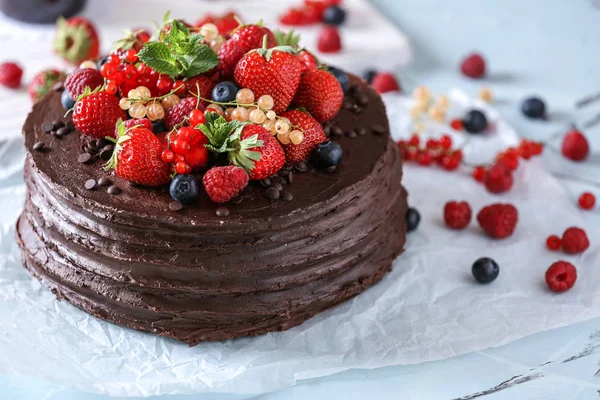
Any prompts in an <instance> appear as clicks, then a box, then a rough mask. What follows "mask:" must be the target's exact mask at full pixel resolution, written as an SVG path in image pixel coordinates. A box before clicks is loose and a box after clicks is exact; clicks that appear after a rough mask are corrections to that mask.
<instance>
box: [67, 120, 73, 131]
mask: <svg viewBox="0 0 600 400" xmlns="http://www.w3.org/2000/svg"><path fill="white" fill-rule="evenodd" d="M65 127H66V128H67V129H68V130H70V131H74V130H75V123H74V122H73V121H70V120H69V121H67V124H66V125H65Z"/></svg>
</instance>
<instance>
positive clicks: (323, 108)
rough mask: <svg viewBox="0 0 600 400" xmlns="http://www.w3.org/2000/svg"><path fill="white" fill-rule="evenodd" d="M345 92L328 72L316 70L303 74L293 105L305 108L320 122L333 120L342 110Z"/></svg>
mask: <svg viewBox="0 0 600 400" xmlns="http://www.w3.org/2000/svg"><path fill="white" fill-rule="evenodd" d="M343 101H344V91H343V90H342V86H341V85H340V83H339V82H338V80H337V79H336V78H335V76H333V74H331V73H330V72H328V71H323V70H320V69H319V70H316V71H311V72H305V73H304V74H302V78H301V79H300V84H299V85H298V90H297V91H296V96H295V97H294V100H293V103H294V105H296V106H297V107H303V108H305V109H306V111H308V112H309V113H310V114H311V115H312V116H313V117H315V119H316V120H317V121H319V122H326V121H329V120H330V119H331V118H333V117H334V116H335V115H336V114H337V113H338V111H339V110H340V109H341V108H342V102H343Z"/></svg>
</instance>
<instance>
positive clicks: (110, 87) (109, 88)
mask: <svg viewBox="0 0 600 400" xmlns="http://www.w3.org/2000/svg"><path fill="white" fill-rule="evenodd" d="M117 90H119V87H118V86H117V84H116V83H115V82H110V83H107V84H106V89H104V91H105V92H106V93H109V94H117Z"/></svg>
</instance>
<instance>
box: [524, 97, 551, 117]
mask: <svg viewBox="0 0 600 400" xmlns="http://www.w3.org/2000/svg"><path fill="white" fill-rule="evenodd" d="M521 111H523V114H525V115H526V116H528V117H529V118H544V117H545V116H546V104H544V102H543V101H542V99H540V98H538V97H530V98H528V99H526V100H525V101H524V102H523V104H522V105H521Z"/></svg>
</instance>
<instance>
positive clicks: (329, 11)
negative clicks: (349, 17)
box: [323, 6, 346, 25]
mask: <svg viewBox="0 0 600 400" xmlns="http://www.w3.org/2000/svg"><path fill="white" fill-rule="evenodd" d="M345 20H346V11H345V10H344V9H343V8H341V7H339V6H331V7H327V8H326V9H325V11H324V12H323V22H324V23H326V24H328V25H342V24H343V23H344V21H345Z"/></svg>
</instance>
